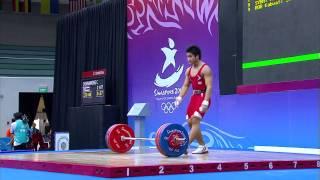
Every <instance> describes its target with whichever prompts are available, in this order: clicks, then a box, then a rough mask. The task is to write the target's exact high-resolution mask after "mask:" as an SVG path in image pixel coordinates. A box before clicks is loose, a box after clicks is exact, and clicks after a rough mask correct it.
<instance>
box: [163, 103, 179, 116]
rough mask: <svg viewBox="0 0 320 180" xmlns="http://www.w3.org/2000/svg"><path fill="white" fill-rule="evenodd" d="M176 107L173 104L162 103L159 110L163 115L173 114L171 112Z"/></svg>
mask: <svg viewBox="0 0 320 180" xmlns="http://www.w3.org/2000/svg"><path fill="white" fill-rule="evenodd" d="M176 108H177V107H176V105H175V104H174V102H166V103H165V102H164V103H161V109H162V111H163V112H164V113H165V114H168V113H173V111H174V110H175V109H176Z"/></svg>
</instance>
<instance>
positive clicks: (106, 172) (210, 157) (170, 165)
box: [0, 149, 320, 178]
mask: <svg viewBox="0 0 320 180" xmlns="http://www.w3.org/2000/svg"><path fill="white" fill-rule="evenodd" d="M190 151H191V150H190ZM0 168H14V169H24V170H35V171H46V172H56V173H65V174H76V175H86V176H94V177H105V178H120V177H137V176H157V175H169V174H194V173H220V172H233V171H234V172H236V171H237V172H239V171H253V170H270V171H272V170H283V169H287V170H291V169H292V170H293V169H311V168H314V169H316V168H318V169H320V156H318V155H304V154H288V153H270V152H255V151H231V150H225V151H224V150H210V151H209V153H208V154H203V155H192V154H189V155H182V156H180V157H174V158H169V157H165V156H163V155H161V154H160V153H159V152H158V151H157V150H156V149H148V150H146V151H145V152H144V153H138V152H136V151H134V150H131V151H129V152H127V153H124V154H118V153H114V152H112V151H110V150H95V151H90V150H88V151H68V152H39V153H33V152H25V153H0Z"/></svg>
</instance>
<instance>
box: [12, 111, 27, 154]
mask: <svg viewBox="0 0 320 180" xmlns="http://www.w3.org/2000/svg"><path fill="white" fill-rule="evenodd" d="M13 116H14V119H15V122H14V123H12V124H11V129H10V133H11V138H12V140H13V149H14V150H25V149H27V143H28V142H29V136H30V128H29V124H28V119H27V118H24V115H23V114H22V113H20V112H17V113H14V115H13Z"/></svg>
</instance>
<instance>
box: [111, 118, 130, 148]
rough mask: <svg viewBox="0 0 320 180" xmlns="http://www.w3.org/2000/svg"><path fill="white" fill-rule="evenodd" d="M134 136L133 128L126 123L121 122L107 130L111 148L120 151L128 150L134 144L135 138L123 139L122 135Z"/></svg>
mask: <svg viewBox="0 0 320 180" xmlns="http://www.w3.org/2000/svg"><path fill="white" fill-rule="evenodd" d="M122 136H124V137H134V132H133V130H132V129H131V128H130V127H129V126H128V125H126V124H119V125H117V126H115V127H113V128H112V129H111V130H110V131H109V130H108V132H107V142H108V145H109V148H110V149H111V150H112V151H114V152H118V153H125V152H128V151H129V150H130V149H131V148H132V146H133V145H134V140H122V139H121V137H122Z"/></svg>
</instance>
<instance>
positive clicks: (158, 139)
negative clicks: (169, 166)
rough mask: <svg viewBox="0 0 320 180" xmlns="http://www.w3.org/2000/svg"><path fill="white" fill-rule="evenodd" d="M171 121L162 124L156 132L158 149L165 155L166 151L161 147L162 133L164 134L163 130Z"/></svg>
mask: <svg viewBox="0 0 320 180" xmlns="http://www.w3.org/2000/svg"><path fill="white" fill-rule="evenodd" d="M170 124H171V123H166V124H163V125H162V126H160V128H159V129H158V130H157V133H156V138H155V142H156V146H157V149H158V151H159V152H160V153H161V154H162V155H165V152H164V151H163V150H162V149H161V146H160V135H161V134H162V132H163V130H164V129H165V128H166V127H167V126H169V125H170Z"/></svg>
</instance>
